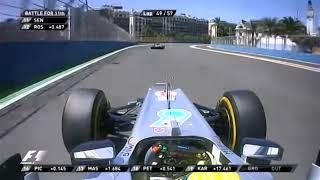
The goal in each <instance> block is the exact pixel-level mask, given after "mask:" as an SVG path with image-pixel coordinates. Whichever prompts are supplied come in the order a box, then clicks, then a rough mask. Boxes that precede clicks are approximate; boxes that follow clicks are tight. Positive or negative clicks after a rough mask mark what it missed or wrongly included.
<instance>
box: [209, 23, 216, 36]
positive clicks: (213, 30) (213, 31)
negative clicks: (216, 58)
mask: <svg viewBox="0 0 320 180" xmlns="http://www.w3.org/2000/svg"><path fill="white" fill-rule="evenodd" d="M208 25H209V26H208V35H209V36H210V37H211V38H215V37H218V26H217V24H216V23H215V22H214V21H213V20H211V21H210V22H209V24H208Z"/></svg>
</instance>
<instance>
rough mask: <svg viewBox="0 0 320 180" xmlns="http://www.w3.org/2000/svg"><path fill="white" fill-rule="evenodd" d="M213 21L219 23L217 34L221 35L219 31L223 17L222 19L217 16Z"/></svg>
mask: <svg viewBox="0 0 320 180" xmlns="http://www.w3.org/2000/svg"><path fill="white" fill-rule="evenodd" d="M213 22H214V23H216V25H217V31H218V33H217V36H219V35H221V34H220V33H219V31H220V27H221V19H220V17H215V18H214V19H213Z"/></svg>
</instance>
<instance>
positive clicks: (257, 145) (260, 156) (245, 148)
mask: <svg viewBox="0 0 320 180" xmlns="http://www.w3.org/2000/svg"><path fill="white" fill-rule="evenodd" d="M241 153H242V156H243V157H245V158H246V160H248V161H249V160H251V162H256V163H259V162H260V163H263V162H265V163H266V162H267V163H270V161H271V160H275V161H280V160H281V159H282V155H283V148H282V147H281V146H280V145H279V144H277V143H275V142H272V141H269V140H265V139H258V138H244V139H243V140H242V145H241ZM254 160H256V161H254Z"/></svg>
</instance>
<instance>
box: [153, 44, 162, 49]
mask: <svg viewBox="0 0 320 180" xmlns="http://www.w3.org/2000/svg"><path fill="white" fill-rule="evenodd" d="M150 48H151V49H164V48H165V46H164V45H163V44H160V43H155V44H153V45H152V46H151V47H150Z"/></svg>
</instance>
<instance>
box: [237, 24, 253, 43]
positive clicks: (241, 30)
mask: <svg viewBox="0 0 320 180" xmlns="http://www.w3.org/2000/svg"><path fill="white" fill-rule="evenodd" d="M251 35H252V28H251V24H250V22H247V21H245V20H242V21H241V22H240V23H239V24H238V25H237V26H236V38H237V39H236V44H238V45H250V44H251V41H252V40H251V39H252V36H251Z"/></svg>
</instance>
